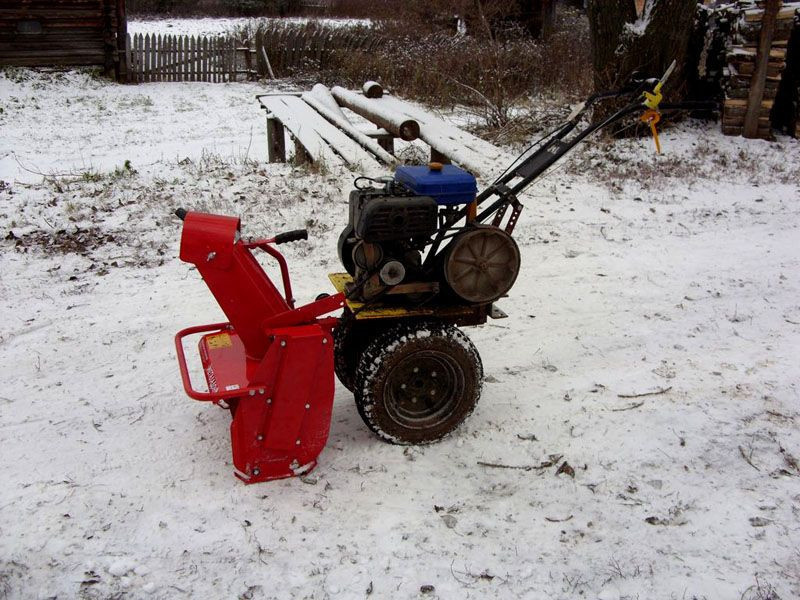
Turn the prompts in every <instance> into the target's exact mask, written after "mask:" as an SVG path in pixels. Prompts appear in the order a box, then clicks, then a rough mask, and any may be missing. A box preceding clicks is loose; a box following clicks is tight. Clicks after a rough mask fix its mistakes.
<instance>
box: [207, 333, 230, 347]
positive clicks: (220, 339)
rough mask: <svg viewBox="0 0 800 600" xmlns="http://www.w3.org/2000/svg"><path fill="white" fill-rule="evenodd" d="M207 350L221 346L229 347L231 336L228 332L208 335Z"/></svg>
mask: <svg viewBox="0 0 800 600" xmlns="http://www.w3.org/2000/svg"><path fill="white" fill-rule="evenodd" d="M206 344H208V349H209V350H219V349H221V348H230V347H231V346H232V343H231V336H230V334H229V333H218V334H216V335H210V336H208V337H207V338H206Z"/></svg>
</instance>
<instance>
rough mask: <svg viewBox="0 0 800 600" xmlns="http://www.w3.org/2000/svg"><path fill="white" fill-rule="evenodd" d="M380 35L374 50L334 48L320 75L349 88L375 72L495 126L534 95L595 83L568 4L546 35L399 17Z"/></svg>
mask: <svg viewBox="0 0 800 600" xmlns="http://www.w3.org/2000/svg"><path fill="white" fill-rule="evenodd" d="M406 25H407V24H406ZM410 32H413V33H410ZM376 34H378V35H381V36H383V42H382V43H381V44H380V45H379V46H378V48H377V49H375V50H371V51H368V52H353V51H352V50H342V51H339V52H338V53H335V55H334V57H333V59H332V61H331V64H330V66H329V68H327V69H325V70H324V71H323V72H322V77H323V79H324V80H325V81H326V82H327V83H330V84H339V85H342V84H344V85H349V86H352V87H356V86H360V85H361V83H363V81H364V80H365V78H369V79H375V80H377V81H381V82H382V83H383V84H384V85H385V86H387V87H388V88H390V89H392V90H393V91H394V92H396V93H398V94H400V95H403V96H406V97H409V98H413V99H416V100H420V101H424V102H428V103H430V104H434V105H437V106H444V107H452V106H456V105H460V106H464V107H467V108H468V109H471V112H473V113H474V114H475V115H477V116H478V117H480V118H481V120H482V121H483V122H484V123H485V124H486V125H487V126H489V127H491V128H502V127H506V126H507V125H508V123H509V122H510V121H511V120H512V119H513V118H514V117H515V109H517V108H519V107H520V105H521V103H522V102H523V100H524V99H526V98H528V97H530V96H531V95H542V94H548V95H552V94H558V95H560V96H563V97H564V99H566V100H569V99H572V98H577V97H582V96H584V95H585V94H586V93H587V91H588V90H589V89H590V85H591V71H590V69H589V56H588V47H589V45H588V29H587V26H586V23H585V19H583V18H582V17H580V16H579V14H578V13H577V12H575V11H570V10H567V11H565V14H564V15H563V16H562V19H561V21H560V24H559V27H558V29H557V30H556V32H555V33H554V34H553V35H552V36H550V37H549V38H548V39H547V40H545V41H538V40H534V39H532V38H530V37H529V36H527V35H525V34H524V33H522V32H520V31H513V30H511V29H509V30H507V31H506V32H505V35H503V36H502V37H500V36H489V37H472V36H454V35H451V34H448V33H443V32H441V31H435V32H431V33H427V34H424V35H419V34H418V33H417V30H416V29H414V28H411V27H404V26H403V23H399V22H390V23H385V24H382V25H381V26H380V27H379V28H378V29H377V31H376Z"/></svg>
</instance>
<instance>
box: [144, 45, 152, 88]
mask: <svg viewBox="0 0 800 600" xmlns="http://www.w3.org/2000/svg"><path fill="white" fill-rule="evenodd" d="M152 58H153V57H152V55H151V54H150V34H149V33H148V34H146V35H145V36H144V78H143V80H144V81H146V82H147V83H150V77H151V75H152V73H151V72H150V68H151V67H152V66H153V63H152V62H151V61H152Z"/></svg>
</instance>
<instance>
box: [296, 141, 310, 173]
mask: <svg viewBox="0 0 800 600" xmlns="http://www.w3.org/2000/svg"><path fill="white" fill-rule="evenodd" d="M310 162H312V160H311V157H310V156H309V155H308V152H306V149H305V148H303V144H301V143H300V140H298V139H297V138H295V139H294V164H295V165H297V166H298V167H299V166H300V165H306V164H308V163H310Z"/></svg>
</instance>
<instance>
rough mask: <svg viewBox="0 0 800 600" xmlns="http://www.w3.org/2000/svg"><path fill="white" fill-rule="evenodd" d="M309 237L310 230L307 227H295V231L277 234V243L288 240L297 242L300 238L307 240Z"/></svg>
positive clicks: (283, 242)
mask: <svg viewBox="0 0 800 600" xmlns="http://www.w3.org/2000/svg"><path fill="white" fill-rule="evenodd" d="M307 239H308V230H307V229H295V230H294V231H287V232H285V233H279V234H278V235H276V236H275V243H276V244H285V243H286V242H296V241H298V240H307Z"/></svg>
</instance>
